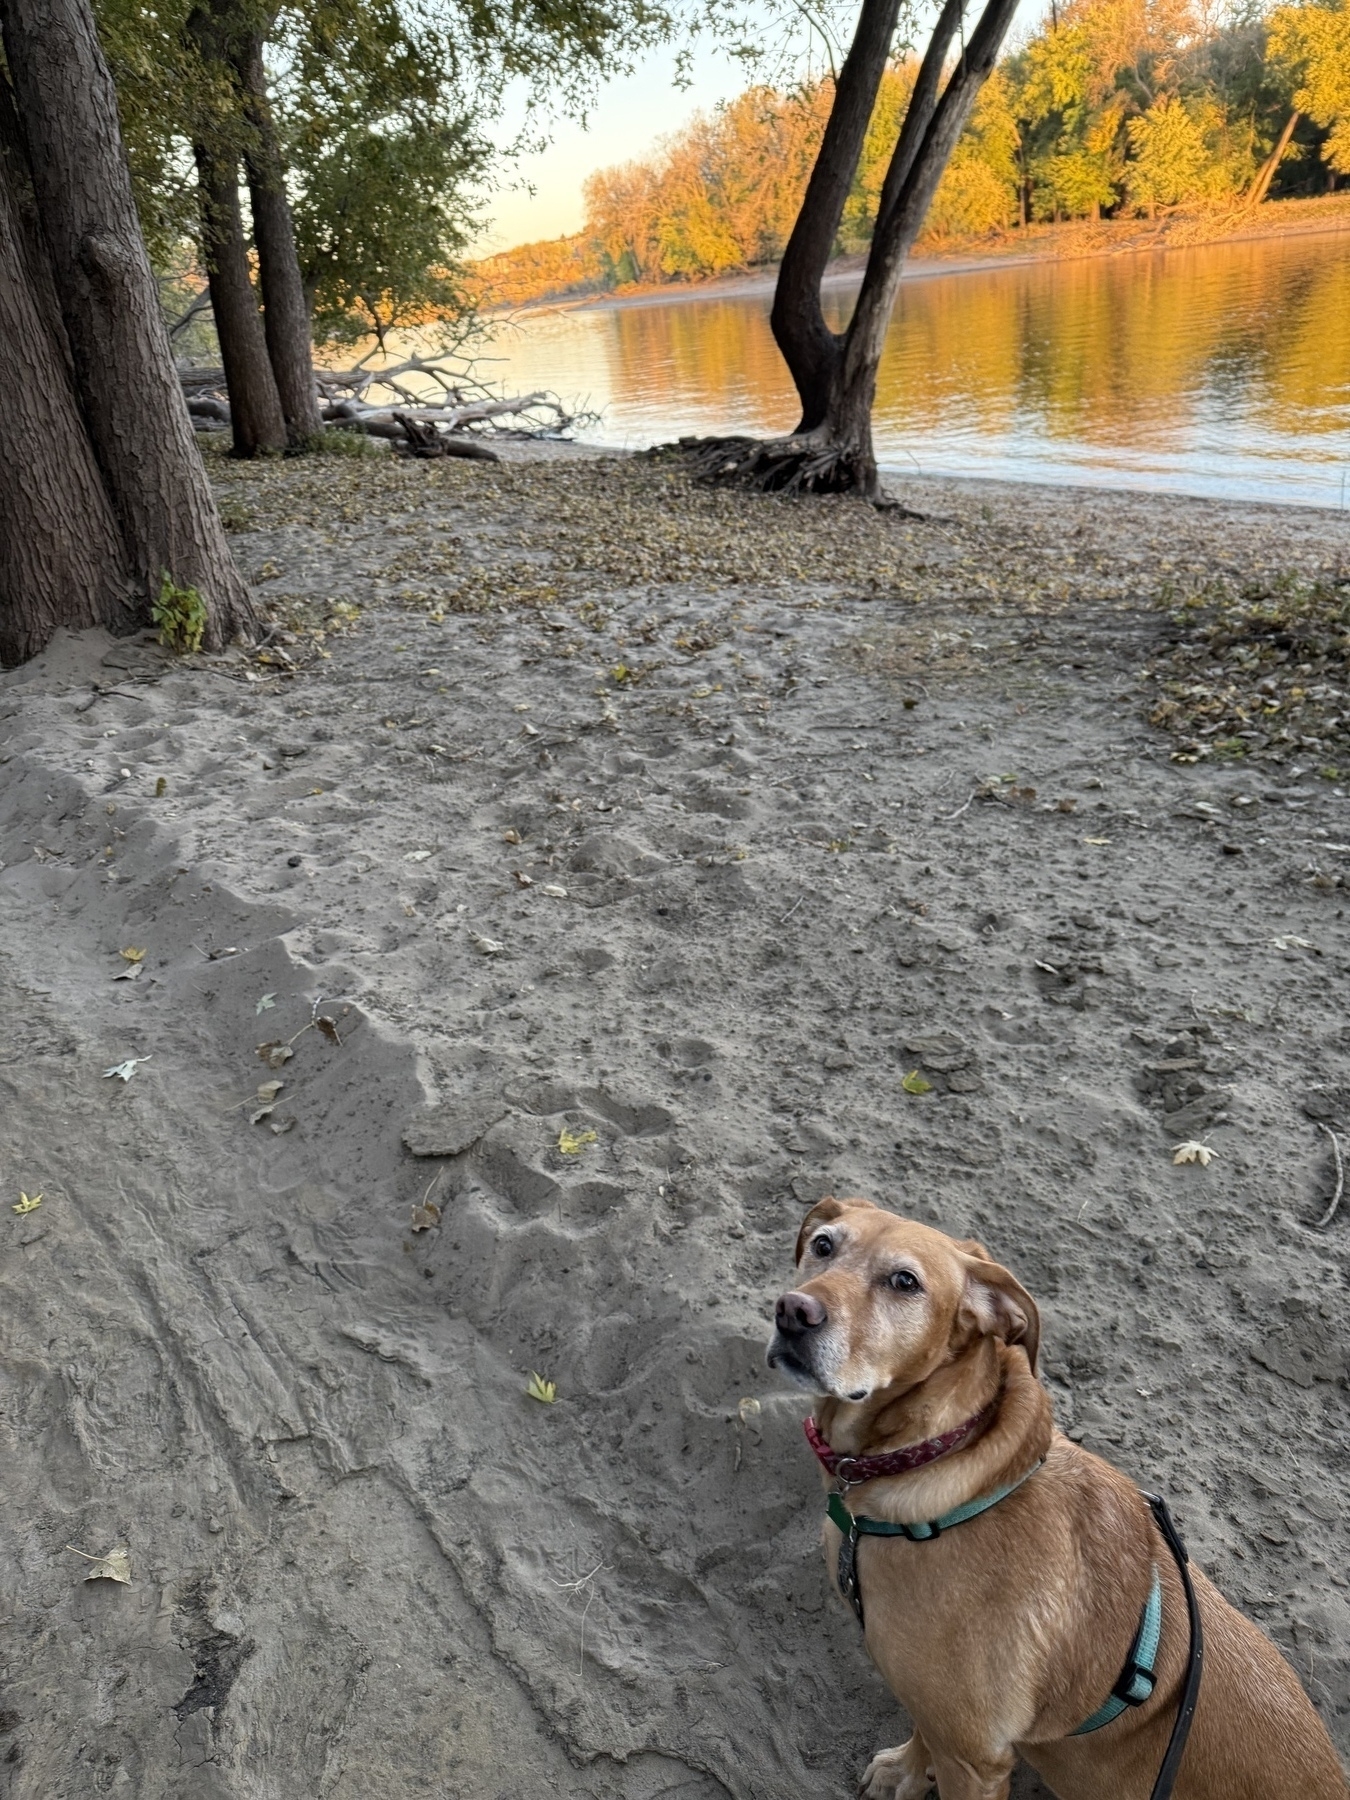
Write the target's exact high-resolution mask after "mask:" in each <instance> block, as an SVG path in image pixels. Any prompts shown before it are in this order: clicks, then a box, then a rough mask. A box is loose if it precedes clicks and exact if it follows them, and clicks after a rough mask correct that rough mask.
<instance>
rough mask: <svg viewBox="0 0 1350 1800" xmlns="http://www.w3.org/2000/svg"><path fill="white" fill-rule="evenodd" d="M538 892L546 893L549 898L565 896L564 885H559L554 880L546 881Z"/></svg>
mask: <svg viewBox="0 0 1350 1800" xmlns="http://www.w3.org/2000/svg"><path fill="white" fill-rule="evenodd" d="M539 892H540V893H541V894H547V895H548V896H549V898H550V899H551V900H565V899H566V898H567V889H566V888H565V887H559V886H558V884H557V882H556V881H546V882H545V883H544V885H543V887H541V888H540V890H539Z"/></svg>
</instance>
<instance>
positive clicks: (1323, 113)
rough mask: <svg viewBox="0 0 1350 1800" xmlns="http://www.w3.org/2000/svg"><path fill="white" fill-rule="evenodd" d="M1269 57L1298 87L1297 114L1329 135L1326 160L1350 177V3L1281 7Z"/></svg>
mask: <svg viewBox="0 0 1350 1800" xmlns="http://www.w3.org/2000/svg"><path fill="white" fill-rule="evenodd" d="M1270 54H1271V57H1272V59H1273V60H1274V61H1276V62H1278V63H1281V64H1283V65H1284V66H1285V67H1286V68H1287V69H1288V70H1289V71H1290V73H1291V74H1292V76H1293V78H1294V80H1295V82H1296V83H1297V86H1296V88H1295V91H1294V95H1293V104H1294V108H1295V110H1296V112H1300V113H1305V114H1306V115H1307V116H1308V118H1310V119H1311V120H1312V121H1313V123H1314V124H1315V125H1316V126H1317V127H1318V128H1319V130H1320V131H1322V132H1324V133H1325V134H1326V135H1325V138H1324V139H1323V142H1322V145H1321V156H1322V160H1323V161H1324V162H1325V163H1326V165H1327V167H1328V168H1329V169H1331V170H1333V171H1334V172H1335V173H1336V174H1339V175H1350V4H1347V0H1339V4H1335V3H1333V4H1329V5H1307V6H1280V7H1277V8H1276V10H1275V11H1274V12H1273V13H1272V14H1271V16H1270ZM1287 141H1288V140H1287V138H1286V142H1287Z"/></svg>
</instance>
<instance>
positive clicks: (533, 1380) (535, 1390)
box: [525, 1369, 558, 1406]
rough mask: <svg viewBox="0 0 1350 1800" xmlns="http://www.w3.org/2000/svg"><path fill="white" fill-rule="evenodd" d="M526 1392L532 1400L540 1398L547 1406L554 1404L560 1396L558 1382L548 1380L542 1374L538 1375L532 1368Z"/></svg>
mask: <svg viewBox="0 0 1350 1800" xmlns="http://www.w3.org/2000/svg"><path fill="white" fill-rule="evenodd" d="M525 1392H526V1393H527V1394H528V1395H529V1397H530V1399H531V1400H538V1401H541V1402H542V1403H543V1405H545V1406H552V1404H553V1402H554V1401H555V1400H556V1399H557V1398H558V1384H557V1382H556V1381H546V1380H545V1379H544V1377H543V1376H542V1375H536V1374H535V1372H534V1370H533V1369H531V1371H530V1380H529V1385H528V1387H527V1388H526V1389H525Z"/></svg>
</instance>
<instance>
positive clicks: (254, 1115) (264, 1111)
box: [248, 1100, 276, 1125]
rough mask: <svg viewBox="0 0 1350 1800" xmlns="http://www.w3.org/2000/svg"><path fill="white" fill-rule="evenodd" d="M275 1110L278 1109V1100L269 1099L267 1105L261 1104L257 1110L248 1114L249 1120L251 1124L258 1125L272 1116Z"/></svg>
mask: <svg viewBox="0 0 1350 1800" xmlns="http://www.w3.org/2000/svg"><path fill="white" fill-rule="evenodd" d="M275 1110H276V1101H275V1100H269V1101H268V1102H267V1105H266V1106H260V1107H259V1108H258V1110H257V1112H251V1113H250V1114H249V1115H248V1122H249V1124H250V1125H257V1124H259V1123H260V1122H261V1121H262V1120H263V1119H268V1118H270V1117H271V1116H272V1114H273V1112H274V1111H275Z"/></svg>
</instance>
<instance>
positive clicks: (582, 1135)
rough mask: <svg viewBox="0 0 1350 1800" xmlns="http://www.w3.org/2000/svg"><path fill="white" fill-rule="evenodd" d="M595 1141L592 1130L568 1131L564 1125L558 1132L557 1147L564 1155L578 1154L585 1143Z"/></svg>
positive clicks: (584, 1146)
mask: <svg viewBox="0 0 1350 1800" xmlns="http://www.w3.org/2000/svg"><path fill="white" fill-rule="evenodd" d="M594 1142H595V1133H594V1132H593V1131H569V1130H568V1128H567V1127H566V1125H564V1126H563V1128H562V1130H561V1131H560V1132H559V1133H558V1148H559V1149H560V1150H561V1151H562V1153H563V1155H564V1156H580V1155H581V1153H582V1151H583V1150H584V1149H585V1148H586V1146H587V1144H593V1143H594Z"/></svg>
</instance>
